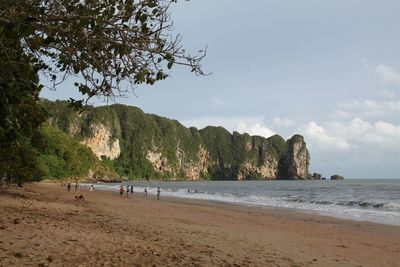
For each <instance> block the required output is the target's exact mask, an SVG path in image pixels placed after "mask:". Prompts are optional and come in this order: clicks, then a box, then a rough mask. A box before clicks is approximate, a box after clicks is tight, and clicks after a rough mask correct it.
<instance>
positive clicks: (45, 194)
mask: <svg viewBox="0 0 400 267" xmlns="http://www.w3.org/2000/svg"><path fill="white" fill-rule="evenodd" d="M78 194H83V195H84V197H85V201H75V200H74V197H75V195H78ZM24 265H29V266H400V227H396V226H390V225H381V224H374V223H368V222H357V221H349V220H341V219H335V218H330V217H324V216H319V215H313V214H305V213H301V212H295V211H288V210H276V209H267V208H250V207H243V206H235V205H228V204H222V203H212V202H207V201H194V200H184V199H174V198H165V197H163V196H162V197H161V200H160V201H157V200H156V199H155V197H154V196H149V197H147V198H145V197H144V196H143V195H142V194H140V193H134V194H133V195H129V197H128V198H127V197H126V196H125V195H124V196H123V197H120V196H119V194H118V192H115V193H113V192H106V191H94V192H89V191H85V190H81V191H80V192H75V191H74V190H73V189H72V190H71V192H67V190H66V188H62V187H61V186H60V185H59V184H45V183H37V184H29V185H26V186H25V187H24V189H16V188H14V189H11V190H8V191H6V192H1V193H0V266H24Z"/></svg>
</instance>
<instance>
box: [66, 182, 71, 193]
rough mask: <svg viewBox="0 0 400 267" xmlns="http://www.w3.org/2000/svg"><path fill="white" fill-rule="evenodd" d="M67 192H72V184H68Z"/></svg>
mask: <svg viewBox="0 0 400 267" xmlns="http://www.w3.org/2000/svg"><path fill="white" fill-rule="evenodd" d="M67 190H68V192H69V191H70V190H71V183H68V185H67Z"/></svg>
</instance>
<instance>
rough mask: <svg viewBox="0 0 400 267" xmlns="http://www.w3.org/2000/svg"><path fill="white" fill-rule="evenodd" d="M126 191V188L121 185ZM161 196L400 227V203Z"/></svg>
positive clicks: (181, 193) (182, 191) (183, 193)
mask: <svg viewBox="0 0 400 267" xmlns="http://www.w3.org/2000/svg"><path fill="white" fill-rule="evenodd" d="M119 187H120V185H119V184H96V185H95V188H96V189H101V190H111V191H116V192H118V189H119ZM124 188H126V186H124ZM144 189H147V192H148V194H149V195H150V196H151V195H156V192H157V187H154V186H151V187H144V186H135V185H134V192H135V193H141V192H143V191H144ZM161 194H162V196H170V197H178V198H188V199H199V200H208V201H218V202H224V203H233V204H240V205H246V206H258V207H272V208H285V209H296V210H302V211H307V212H314V213H318V214H321V215H327V216H332V217H337V218H343V219H352V220H360V221H371V222H377V223H384V224H392V225H400V204H398V203H387V204H384V205H383V208H382V209H365V208H361V207H355V206H346V205H337V204H335V203H333V202H324V203H323V204H320V203H319V202H318V201H314V202H307V201H305V200H303V199H301V197H300V196H294V195H292V196H281V197H268V196H260V195H251V194H250V195H249V194H244V193H226V192H224V193H222V192H201V191H197V192H194V190H192V191H190V192H188V189H187V188H179V187H178V188H166V189H163V188H162V193H161Z"/></svg>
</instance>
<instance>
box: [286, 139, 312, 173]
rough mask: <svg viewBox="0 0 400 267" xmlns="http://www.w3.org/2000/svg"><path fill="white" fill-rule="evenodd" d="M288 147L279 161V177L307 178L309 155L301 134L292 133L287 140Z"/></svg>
mask: <svg viewBox="0 0 400 267" xmlns="http://www.w3.org/2000/svg"><path fill="white" fill-rule="evenodd" d="M287 145H288V149H287V153H286V156H285V158H284V159H283V160H282V161H281V167H280V169H281V172H280V178H281V179H287V180H299V179H301V180H305V179H308V178H309V173H308V166H309V164H310V155H309V153H308V150H307V147H306V143H305V142H304V138H303V136H301V135H294V136H293V137H292V138H291V139H289V140H288V141H287Z"/></svg>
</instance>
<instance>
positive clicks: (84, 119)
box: [43, 100, 305, 180]
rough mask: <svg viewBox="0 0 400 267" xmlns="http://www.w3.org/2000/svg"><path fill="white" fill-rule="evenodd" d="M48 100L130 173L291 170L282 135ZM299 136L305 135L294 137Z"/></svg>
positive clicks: (249, 175)
mask: <svg viewBox="0 0 400 267" xmlns="http://www.w3.org/2000/svg"><path fill="white" fill-rule="evenodd" d="M43 105H44V106H46V109H47V111H48V113H49V114H51V118H50V120H49V122H50V123H51V124H52V125H54V126H56V127H58V128H59V129H61V130H63V131H64V132H66V133H67V134H68V135H69V136H71V137H73V138H74V139H75V140H77V141H79V142H84V143H85V144H87V145H88V146H89V147H91V148H92V149H94V151H95V150H96V151H97V152H96V156H97V157H99V158H101V159H102V162H103V163H104V164H106V165H107V166H109V167H110V168H113V169H114V170H115V171H116V172H117V173H118V174H119V175H120V176H126V177H129V178H130V179H235V180H236V179H276V178H277V177H278V176H283V175H282V174H283V173H287V171H286V170H283V169H282V168H283V167H282V166H286V165H284V164H281V162H282V161H283V160H285V159H287V161H288V162H289V161H290V160H291V158H292V157H288V155H287V153H288V144H287V143H286V142H285V140H284V139H283V138H282V137H280V136H279V135H274V136H272V137H270V138H264V137H261V136H250V135H248V134H239V133H237V132H234V133H233V134H231V133H229V132H228V131H227V130H226V129H224V128H222V127H211V126H210V127H206V128H204V129H201V130H197V129H196V128H194V127H191V128H186V127H184V126H183V125H181V124H180V123H179V122H178V121H175V120H170V119H167V118H163V117H160V116H156V115H152V114H146V113H144V112H143V111H142V110H140V109H139V108H136V107H129V106H124V105H111V106H105V107H97V108H94V107H88V109H87V110H85V111H83V112H82V113H78V112H76V111H74V110H72V109H70V108H69V107H68V104H67V103H66V102H64V101H56V102H50V101H47V100H43ZM298 141H301V142H303V139H301V140H297V139H294V140H293V141H292V142H298ZM99 147H101V149H98V148H99ZM304 149H305V144H304ZM289 163H290V162H289ZM293 172H296V169H293ZM295 174H296V175H297V173H295ZM289 179H290V177H289Z"/></svg>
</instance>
